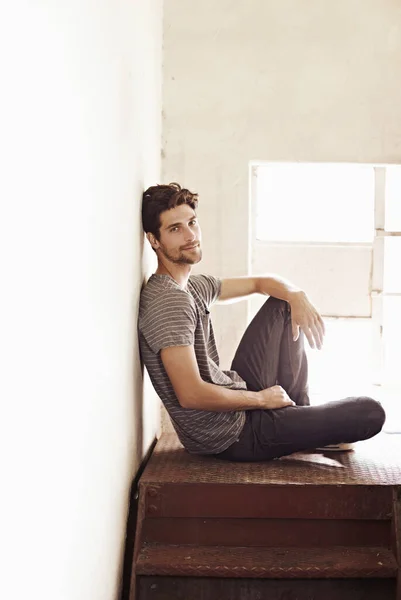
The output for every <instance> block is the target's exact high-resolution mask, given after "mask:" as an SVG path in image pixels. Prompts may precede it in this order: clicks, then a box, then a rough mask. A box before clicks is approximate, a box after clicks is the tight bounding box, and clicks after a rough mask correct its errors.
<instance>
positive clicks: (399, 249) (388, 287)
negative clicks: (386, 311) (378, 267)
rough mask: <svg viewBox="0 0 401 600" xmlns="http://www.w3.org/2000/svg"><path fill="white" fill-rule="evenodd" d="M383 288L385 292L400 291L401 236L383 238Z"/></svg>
mask: <svg viewBox="0 0 401 600" xmlns="http://www.w3.org/2000/svg"><path fill="white" fill-rule="evenodd" d="M383 289H384V291H385V292H387V293H394V292H397V293H400V292H401V237H387V238H385V240H384V277H383Z"/></svg>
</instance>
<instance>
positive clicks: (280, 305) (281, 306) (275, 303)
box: [264, 296, 290, 313]
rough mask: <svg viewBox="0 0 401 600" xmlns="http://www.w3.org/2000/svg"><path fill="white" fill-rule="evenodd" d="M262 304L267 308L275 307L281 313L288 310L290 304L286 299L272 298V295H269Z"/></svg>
mask: <svg viewBox="0 0 401 600" xmlns="http://www.w3.org/2000/svg"><path fill="white" fill-rule="evenodd" d="M264 306H265V307H266V308H268V309H269V310H271V309H276V310H279V311H280V312H283V313H284V312H289V310H290V305H289V304H288V302H286V300H280V299H279V298H274V296H269V297H268V299H267V300H266V302H265V304H264Z"/></svg>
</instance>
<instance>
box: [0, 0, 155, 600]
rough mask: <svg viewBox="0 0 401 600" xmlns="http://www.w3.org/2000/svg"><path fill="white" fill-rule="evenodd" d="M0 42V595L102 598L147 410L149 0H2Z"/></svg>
mask: <svg viewBox="0 0 401 600" xmlns="http://www.w3.org/2000/svg"><path fill="white" fill-rule="evenodd" d="M0 40H1V41H0V45H1V53H0V54H1V59H0V60H1V61H2V65H1V66H2V68H1V69H0V71H1V86H2V92H1V100H0V107H1V108H0V130H1V135H0V159H1V163H0V164H1V177H0V204H1V217H0V262H1V268H0V271H1V300H0V304H1V314H0V321H1V323H0V330H1V334H0V350H1V352H0V354H1V373H2V374H1V377H0V388H1V389H0V397H1V403H2V411H1V412H2V417H1V426H2V427H1V429H2V432H1V435H0V439H1V442H0V443H1V457H2V469H1V472H2V477H1V489H2V492H1V517H0V521H1V527H0V530H1V543H0V545H1V547H2V565H1V572H2V576H1V578H0V597H1V598H4V599H7V600H21V599H22V598H32V599H37V598H38V599H39V598H40V600H111V599H116V598H117V597H118V590H119V585H120V578H121V567H122V558H123V550H124V536H125V527H126V517H127V504H128V498H129V488H130V484H131V481H132V479H133V477H134V475H135V473H136V470H137V468H138V465H139V463H140V461H141V458H142V456H143V454H144V452H145V451H146V450H147V448H148V447H149V444H150V442H151V441H152V439H153V438H154V435H155V432H156V429H157V427H158V420H159V416H158V415H159V403H158V402H156V401H155V398H154V396H153V394H152V393H151V392H150V390H147V391H146V393H145V396H144V394H143V384H142V373H141V369H140V363H139V357H138V347H137V333H136V332H137V329H136V318H137V308H138V296H139V291H140V286H141V283H142V281H143V278H144V275H145V273H146V272H147V271H149V270H150V269H151V268H152V267H153V264H151V263H152V261H153V258H152V259H151V258H150V256H151V254H152V253H151V251H149V255H147V254H144V253H143V236H142V229H141V222H140V200H141V193H142V191H143V188H144V187H147V186H148V185H151V184H152V183H153V182H154V181H155V180H158V179H159V178H160V139H161V62H162V61H161V45H162V2H161V0H146V1H145V0H142V1H134V0H119V1H118V2H116V1H115V0H100V1H98V2H92V1H90V0H56V1H53V2H50V1H41V2H38V1H37V2H32V1H31V0H29V1H28V0H26V1H22V2H21V1H20V2H15V3H8V5H7V8H5V9H4V10H3V9H2V15H1V18H0Z"/></svg>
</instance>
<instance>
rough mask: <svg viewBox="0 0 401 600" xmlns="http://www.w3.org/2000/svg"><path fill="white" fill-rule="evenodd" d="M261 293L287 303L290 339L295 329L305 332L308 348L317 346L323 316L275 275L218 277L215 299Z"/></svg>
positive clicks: (294, 333) (322, 325) (230, 298)
mask: <svg viewBox="0 0 401 600" xmlns="http://www.w3.org/2000/svg"><path fill="white" fill-rule="evenodd" d="M255 293H259V294H263V295H266V296H273V297H274V298H278V299H279V300H285V301H286V302H288V303H289V305H290V306H291V319H292V333H293V338H294V341H295V340H297V339H298V337H299V329H302V331H303V332H304V334H305V335H306V337H307V339H308V342H309V345H310V346H311V348H315V346H316V347H317V348H319V349H320V348H321V347H322V344H323V337H324V334H325V327H324V323H323V319H322V317H321V316H320V314H319V313H318V311H317V310H316V308H315V307H314V306H313V304H312V303H311V302H310V301H309V299H308V297H307V295H306V294H305V292H304V291H302V290H301V289H300V288H299V287H297V286H295V285H294V284H292V283H291V282H290V281H288V280H286V279H284V278H283V277H279V276H278V275H269V276H266V277H234V278H232V279H222V282H221V290H220V295H219V297H218V301H219V302H226V301H229V300H237V299H241V298H246V297H247V296H249V295H250V294H255Z"/></svg>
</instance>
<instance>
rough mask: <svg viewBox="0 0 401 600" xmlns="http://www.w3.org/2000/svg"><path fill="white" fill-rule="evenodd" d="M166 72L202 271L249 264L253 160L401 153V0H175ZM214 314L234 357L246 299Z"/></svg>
mask: <svg viewBox="0 0 401 600" xmlns="http://www.w3.org/2000/svg"><path fill="white" fill-rule="evenodd" d="M163 77H164V78H163V81H164V90H163V114H164V120H163V151H164V161H163V180H164V181H171V180H178V181H180V182H183V183H184V184H185V185H187V186H188V187H189V188H190V189H192V188H193V189H195V190H197V191H198V192H199V193H200V207H199V216H200V219H201V225H202V228H203V237H204V257H205V258H204V261H203V263H202V269H199V270H203V271H205V272H212V273H216V274H220V275H223V276H235V275H245V274H246V273H247V269H248V265H249V251H250V248H249V243H248V242H249V239H248V237H249V229H248V222H249V217H250V207H249V194H248V185H249V172H248V163H249V161H250V160H266V161H269V160H277V161H311V162H314V161H331V162H337V161H349V162H372V163H376V162H378V163H382V162H384V163H385V162H390V163H392V162H401V111H400V106H401V86H400V85H399V81H400V80H401V4H400V3H399V2H398V1H397V0H337V1H336V2H329V1H328V0H280V1H277V0H235V1H232V0H219V1H217V2H216V1H215V0H204V1H203V2H199V3H197V4H193V3H189V2H188V1H186V0H166V3H165V20H164V76H163ZM323 201H324V200H323ZM274 270H275V268H274V265H270V264H269V265H266V271H268V272H271V271H274ZM214 317H215V324H216V328H217V331H218V343H219V346H220V351H221V357H222V362H223V363H224V365H225V366H226V365H227V364H228V362H229V360H230V359H231V357H232V354H233V351H234V348H235V346H236V344H237V343H238V341H239V338H240V335H241V332H242V331H243V329H244V327H245V325H246V321H247V306H246V303H240V304H235V305H231V306H225V307H216V308H215V309H214Z"/></svg>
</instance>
